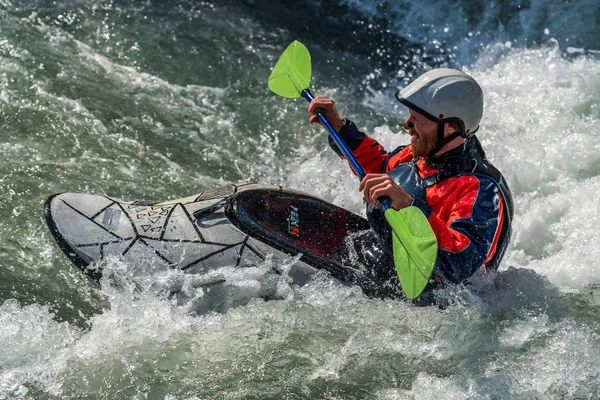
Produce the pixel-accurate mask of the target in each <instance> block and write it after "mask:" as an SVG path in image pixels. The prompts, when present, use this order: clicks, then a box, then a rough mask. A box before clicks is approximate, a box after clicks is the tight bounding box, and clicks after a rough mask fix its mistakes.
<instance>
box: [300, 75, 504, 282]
mask: <svg viewBox="0 0 600 400" xmlns="http://www.w3.org/2000/svg"><path fill="white" fill-rule="evenodd" d="M396 99H397V100H398V101H399V102H400V103H402V104H403V105H405V106H406V107H408V111H409V115H408V117H407V118H406V119H405V120H404V121H403V122H401V123H400V124H401V127H403V129H404V130H405V131H406V132H407V133H408V134H410V135H411V143H410V145H409V146H400V147H398V148H397V149H395V150H394V151H392V152H388V151H386V150H385V149H384V148H383V147H382V146H381V145H380V144H379V143H378V142H377V141H376V140H374V139H373V138H371V137H369V136H367V135H366V134H365V133H363V132H361V131H360V130H359V129H358V128H357V126H356V125H355V124H354V123H353V122H352V121H350V120H349V119H342V118H341V117H340V115H339V114H338V111H337V109H336V106H335V103H334V101H333V100H331V99H325V98H322V97H316V98H315V99H314V100H313V101H312V102H311V103H310V105H309V108H308V111H309V113H310V118H309V121H310V122H311V123H319V120H318V118H317V116H316V115H315V111H316V110H318V109H320V110H322V112H324V113H325V114H326V115H327V118H328V119H329V121H330V122H331V124H332V125H333V127H334V128H335V129H336V131H337V132H339V133H340V136H341V137H342V138H343V139H344V140H345V141H346V143H347V145H348V146H349V147H350V149H351V150H352V152H353V154H354V155H355V157H356V158H357V160H358V161H359V162H360V164H361V165H362V166H363V168H364V169H365V172H366V173H367V175H366V176H365V178H364V179H363V180H362V181H361V182H360V185H359V190H360V191H362V192H363V200H364V201H365V202H366V203H367V205H368V206H367V216H368V219H369V222H370V223H371V226H372V228H373V229H374V230H375V231H376V232H377V233H378V235H379V237H380V238H381V239H382V241H383V243H384V245H385V247H387V248H388V249H391V231H390V228H389V225H388V224H387V223H386V222H385V219H384V217H383V210H382V208H381V206H380V205H378V203H377V199H378V198H379V197H381V196H387V197H388V198H390V199H391V204H392V207H393V208H394V209H396V210H399V209H401V208H404V207H408V206H411V205H412V206H416V207H418V208H419V209H420V210H421V211H422V212H423V214H425V216H426V217H427V220H428V221H429V224H430V225H431V227H432V229H433V231H434V233H435V235H436V237H437V240H438V257H437V261H436V265H435V269H434V272H433V276H432V280H431V281H430V282H431V284H432V285H436V284H438V283H440V282H445V281H449V282H453V283H460V282H463V281H465V280H467V279H468V278H470V277H471V276H472V275H473V274H474V273H475V272H477V271H478V270H480V269H482V268H483V269H497V268H498V265H499V264H500V261H501V260H502V257H503V256H504V253H505V251H506V248H507V246H508V243H509V240H510V234H511V220H512V214H513V204H512V197H511V193H510V190H509V188H508V186H507V185H506V181H505V180H504V178H503V176H502V174H501V173H500V172H499V171H498V170H497V169H496V168H495V167H494V166H493V165H492V164H491V163H490V162H489V161H488V160H487V158H486V156H485V152H484V151H483V149H482V147H481V144H480V142H479V140H478V139H477V137H476V136H475V133H476V132H477V131H478V129H479V123H480V121H481V118H482V115H483V92H482V89H481V87H480V86H479V84H478V83H477V82H476V81H475V80H474V79H473V78H472V77H470V76H469V75H467V74H465V73H464V72H462V71H459V70H455V69H449V68H439V69H433V70H431V71H428V72H426V73H424V74H423V75H421V76H420V77H418V78H417V79H416V80H414V81H413V82H412V83H411V84H410V85H408V86H406V87H405V88H402V89H400V90H399V91H398V92H397V93H396ZM330 145H331V147H332V148H333V150H334V151H336V153H338V155H340V156H341V153H340V152H339V150H338V149H337V147H336V146H335V144H334V143H333V142H332V141H331V139H330ZM391 268H392V269H393V264H392V266H391Z"/></svg>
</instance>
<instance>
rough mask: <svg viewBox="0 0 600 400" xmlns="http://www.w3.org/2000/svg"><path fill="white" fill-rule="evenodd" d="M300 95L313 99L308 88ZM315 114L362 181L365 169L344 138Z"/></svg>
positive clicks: (385, 200)
mask: <svg viewBox="0 0 600 400" xmlns="http://www.w3.org/2000/svg"><path fill="white" fill-rule="evenodd" d="M301 95H302V97H304V98H305V99H306V100H308V101H309V102H311V101H313V99H314V98H315V96H313V95H312V93H311V92H310V90H308V89H304V90H303V91H302V93H301ZM316 116H317V117H319V121H321V124H323V126H324V127H325V128H327V130H328V131H329V135H330V136H331V138H332V139H333V141H334V142H335V144H336V146H337V147H338V149H340V151H341V152H342V154H343V155H344V157H346V159H347V160H348V162H349V163H350V167H351V168H352V170H353V171H354V172H355V173H356V175H358V177H359V178H360V180H361V181H362V179H363V178H364V177H365V175H366V174H365V170H364V168H363V167H362V166H361V165H360V163H359V162H358V160H357V159H356V157H354V154H352V150H350V148H349V147H348V145H347V144H346V142H345V141H344V139H342V138H341V136H340V135H339V133H337V132H336V131H335V129H334V128H333V125H331V122H329V120H328V119H327V117H326V116H325V115H323V114H321V113H320V112H317V113H316ZM381 200H383V201H382V202H381V203H382V204H383V208H384V210H387V209H388V208H390V207H391V202H390V199H388V198H387V197H385V198H383V199H381Z"/></svg>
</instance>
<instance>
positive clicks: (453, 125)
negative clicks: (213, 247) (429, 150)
mask: <svg viewBox="0 0 600 400" xmlns="http://www.w3.org/2000/svg"><path fill="white" fill-rule="evenodd" d="M447 125H448V127H447V130H446V133H448V134H449V135H451V134H453V133H455V132H458V130H459V129H460V128H459V127H458V124H457V123H456V122H447Z"/></svg>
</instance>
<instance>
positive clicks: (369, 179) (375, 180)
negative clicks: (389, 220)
mask: <svg viewBox="0 0 600 400" xmlns="http://www.w3.org/2000/svg"><path fill="white" fill-rule="evenodd" d="M358 190H360V191H361V192H363V201H364V202H365V203H369V204H373V205H375V204H376V203H377V199H378V198H380V197H388V198H389V199H390V200H391V203H392V208H393V209H395V210H400V209H401V208H405V207H409V206H410V205H411V204H412V201H413V198H412V196H411V195H409V194H408V193H406V192H405V191H404V189H402V188H401V187H400V186H398V184H397V183H396V182H394V181H393V180H392V178H390V176H389V175H388V174H367V175H366V176H365V177H364V178H363V180H362V181H361V182H360V185H359V187H358Z"/></svg>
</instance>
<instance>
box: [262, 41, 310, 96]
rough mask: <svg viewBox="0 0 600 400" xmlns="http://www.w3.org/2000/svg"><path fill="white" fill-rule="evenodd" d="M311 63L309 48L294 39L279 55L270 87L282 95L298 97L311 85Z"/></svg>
mask: <svg viewBox="0 0 600 400" xmlns="http://www.w3.org/2000/svg"><path fill="white" fill-rule="evenodd" d="M310 75H311V63H310V54H309V53H308V49H307V48H306V46H304V45H303V44H302V43H300V42H299V41H297V40H294V41H293V42H292V43H291V44H290V45H289V46H288V47H287V49H285V51H284V52H283V53H282V54H281V56H280V57H279V60H278V61H277V64H275V67H273V71H272V72H271V75H270V76H269V89H271V90H272V91H273V92H275V93H277V94H278V95H280V96H283V97H288V98H292V99H294V98H297V97H300V96H301V93H302V91H303V90H304V89H308V87H309V86H310Z"/></svg>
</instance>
